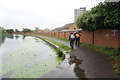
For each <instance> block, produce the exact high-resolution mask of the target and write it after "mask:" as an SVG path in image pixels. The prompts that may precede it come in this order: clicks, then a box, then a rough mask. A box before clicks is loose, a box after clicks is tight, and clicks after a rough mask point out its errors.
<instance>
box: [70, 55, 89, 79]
mask: <svg viewBox="0 0 120 80" xmlns="http://www.w3.org/2000/svg"><path fill="white" fill-rule="evenodd" d="M73 63H75V66H74V72H75V74H76V76H77V77H78V78H80V80H81V79H82V80H88V79H87V78H86V76H85V71H84V70H83V69H81V68H80V66H79V65H80V64H81V63H82V60H79V59H77V58H76V56H74V55H70V61H69V64H70V65H71V64H73Z"/></svg>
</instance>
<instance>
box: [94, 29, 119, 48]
mask: <svg viewBox="0 0 120 80" xmlns="http://www.w3.org/2000/svg"><path fill="white" fill-rule="evenodd" d="M119 38H120V36H119V30H118V29H105V30H97V31H95V36H94V45H96V46H107V47H113V48H120V44H119V42H120V40H119Z"/></svg>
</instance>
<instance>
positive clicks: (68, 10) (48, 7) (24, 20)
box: [0, 0, 98, 29]
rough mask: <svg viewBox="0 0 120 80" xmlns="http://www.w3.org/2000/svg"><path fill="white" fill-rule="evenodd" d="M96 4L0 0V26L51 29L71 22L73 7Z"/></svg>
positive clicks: (73, 0)
mask: <svg viewBox="0 0 120 80" xmlns="http://www.w3.org/2000/svg"><path fill="white" fill-rule="evenodd" d="M96 4H98V2H96V0H0V26H3V27H5V28H14V29H15V28H17V29H22V28H23V27H27V28H30V29H34V27H39V28H41V29H45V28H47V27H48V28H50V29H53V28H55V27H60V26H63V25H65V24H67V23H71V22H73V21H74V9H78V8H80V7H84V6H85V7H87V9H90V8H91V7H93V6H94V5H96Z"/></svg>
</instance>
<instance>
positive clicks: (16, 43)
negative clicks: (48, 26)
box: [0, 35, 61, 78]
mask: <svg viewBox="0 0 120 80" xmlns="http://www.w3.org/2000/svg"><path fill="white" fill-rule="evenodd" d="M0 46H1V47H0V56H1V57H2V59H0V63H1V67H2V73H0V74H1V75H2V76H1V77H2V78H40V77H41V76H43V75H45V74H46V73H47V72H49V71H51V70H53V69H54V68H55V67H56V66H58V65H59V64H60V62H61V60H60V59H59V58H58V57H57V55H56V52H55V50H54V49H53V48H52V47H51V46H49V45H48V44H47V43H45V42H44V41H42V40H41V39H39V38H36V37H32V36H23V35H11V36H8V37H5V38H4V41H3V43H2V44H1V45H0ZM1 54H2V55H1ZM0 72H1V71H0Z"/></svg>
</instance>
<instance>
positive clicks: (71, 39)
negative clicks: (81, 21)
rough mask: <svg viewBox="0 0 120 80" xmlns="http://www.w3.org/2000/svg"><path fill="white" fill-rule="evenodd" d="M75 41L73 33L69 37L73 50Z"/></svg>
mask: <svg viewBox="0 0 120 80" xmlns="http://www.w3.org/2000/svg"><path fill="white" fill-rule="evenodd" d="M74 40H75V36H74V34H73V33H71V34H70V35H69V41H70V47H71V48H72V49H73V48H74Z"/></svg>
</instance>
